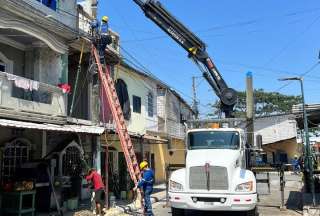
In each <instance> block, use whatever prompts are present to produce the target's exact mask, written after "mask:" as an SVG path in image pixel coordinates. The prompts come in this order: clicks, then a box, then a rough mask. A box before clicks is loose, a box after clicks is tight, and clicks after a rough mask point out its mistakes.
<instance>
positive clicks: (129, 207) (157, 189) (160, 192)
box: [105, 184, 166, 216]
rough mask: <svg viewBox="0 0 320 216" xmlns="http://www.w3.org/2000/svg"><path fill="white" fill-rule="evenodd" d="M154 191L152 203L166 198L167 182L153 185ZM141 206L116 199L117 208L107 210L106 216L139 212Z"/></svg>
mask: <svg viewBox="0 0 320 216" xmlns="http://www.w3.org/2000/svg"><path fill="white" fill-rule="evenodd" d="M153 188H154V189H153V193H152V195H151V203H152V204H154V203H156V202H158V201H160V200H164V199H165V198H166V187H165V184H160V185H155V186H154V187H153ZM139 207H140V204H139V203H131V202H129V201H126V200H116V208H111V209H109V210H108V211H107V213H106V214H105V216H113V215H128V214H124V213H125V212H139V211H137V210H138V208H139Z"/></svg>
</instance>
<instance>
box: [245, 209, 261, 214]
mask: <svg viewBox="0 0 320 216" xmlns="http://www.w3.org/2000/svg"><path fill="white" fill-rule="evenodd" d="M245 215H246V216H258V215H259V214H258V211H257V208H254V209H252V210H250V211H247V212H246V214H245Z"/></svg>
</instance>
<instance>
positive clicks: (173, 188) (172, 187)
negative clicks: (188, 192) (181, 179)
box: [169, 180, 183, 191]
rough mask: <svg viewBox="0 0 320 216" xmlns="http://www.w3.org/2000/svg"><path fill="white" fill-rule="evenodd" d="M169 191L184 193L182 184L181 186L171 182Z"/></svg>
mask: <svg viewBox="0 0 320 216" xmlns="http://www.w3.org/2000/svg"><path fill="white" fill-rule="evenodd" d="M169 189H170V191H182V190H183V186H182V184H180V183H178V182H175V181H172V180H170V183H169Z"/></svg>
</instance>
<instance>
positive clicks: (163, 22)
mask: <svg viewBox="0 0 320 216" xmlns="http://www.w3.org/2000/svg"><path fill="white" fill-rule="evenodd" d="M133 1H134V2H135V3H136V4H137V5H139V6H140V8H141V9H142V10H143V11H144V13H145V15H146V16H147V17H148V18H149V19H151V20H152V21H153V22H154V23H155V24H156V25H158V26H159V27H160V28H161V29H162V30H163V31H164V32H166V33H167V34H168V35H169V36H170V37H171V38H172V39H174V40H175V41H176V42H177V43H178V44H179V45H180V46H182V47H183V48H184V49H185V50H186V51H187V52H188V56H189V57H190V58H192V59H193V60H194V62H195V63H196V64H197V65H198V66H199V68H200V69H201V71H202V72H203V77H204V78H205V79H206V80H207V82H208V83H209V85H210V86H211V87H212V88H213V90H214V91H215V93H216V95H217V96H218V97H219V98H220V101H221V109H222V111H223V112H224V113H225V116H226V117H227V118H229V117H233V115H232V112H233V107H234V105H235V104H236V102H237V93H236V91H235V90H234V89H232V88H229V87H228V85H227V84H226V82H225V81H224V79H223V78H222V76H221V74H220V72H219V71H218V69H217V67H216V66H215V65H214V63H213V61H212V60H211V58H210V57H209V55H208V53H207V51H206V45H205V43H204V42H203V41H201V39H199V38H198V37H197V36H196V35H195V34H194V33H192V32H191V31H190V30H189V29H188V28H187V27H186V26H184V25H183V24H182V23H181V22H180V21H178V20H177V19H176V18H175V17H174V16H173V15H171V14H170V13H169V12H168V11H167V10H166V9H165V8H164V7H163V6H162V5H161V3H160V2H159V1H157V0H133Z"/></svg>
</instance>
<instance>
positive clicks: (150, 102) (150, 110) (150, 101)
mask: <svg viewBox="0 0 320 216" xmlns="http://www.w3.org/2000/svg"><path fill="white" fill-rule="evenodd" d="M147 99H148V101H147V102H148V116H149V117H153V94H152V93H151V92H149V94H148V98H147Z"/></svg>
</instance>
